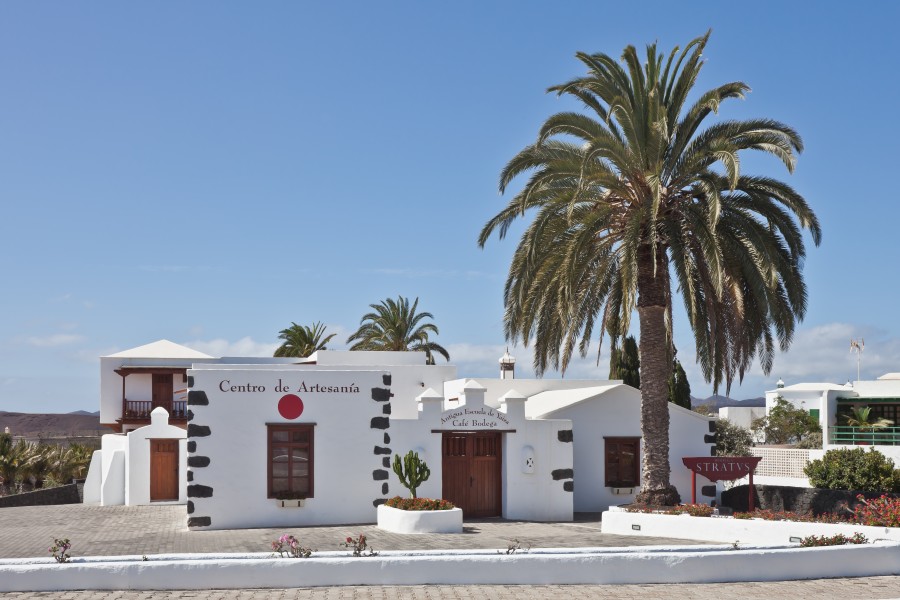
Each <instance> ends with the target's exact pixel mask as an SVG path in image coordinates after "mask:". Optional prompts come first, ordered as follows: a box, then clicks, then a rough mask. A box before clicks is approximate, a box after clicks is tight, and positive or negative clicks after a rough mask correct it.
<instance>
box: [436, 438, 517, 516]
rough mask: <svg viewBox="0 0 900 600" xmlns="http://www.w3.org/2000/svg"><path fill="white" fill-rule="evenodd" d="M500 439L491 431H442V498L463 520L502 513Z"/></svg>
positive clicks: (500, 514)
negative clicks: (456, 507)
mask: <svg viewBox="0 0 900 600" xmlns="http://www.w3.org/2000/svg"><path fill="white" fill-rule="evenodd" d="M501 441H502V438H501V434H500V433H494V432H489V431H486V432H481V431H478V432H472V433H468V432H465V433H464V432H455V431H447V432H444V439H443V464H442V467H443V472H444V477H443V493H442V495H443V497H444V499H446V500H449V501H450V502H452V503H453V504H455V505H456V506H458V507H459V508H461V509H462V511H463V515H464V516H465V517H467V518H468V517H499V516H502V512H503V479H502V470H501V466H502V460H503V457H502V450H501V447H502V444H501Z"/></svg>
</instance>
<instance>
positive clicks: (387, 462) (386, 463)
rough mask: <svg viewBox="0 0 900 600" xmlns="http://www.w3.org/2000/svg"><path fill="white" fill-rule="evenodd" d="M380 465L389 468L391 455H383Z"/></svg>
mask: <svg viewBox="0 0 900 600" xmlns="http://www.w3.org/2000/svg"><path fill="white" fill-rule="evenodd" d="M381 466H382V467H384V468H385V469H390V468H391V457H390V456H385V457H384V458H382V459H381Z"/></svg>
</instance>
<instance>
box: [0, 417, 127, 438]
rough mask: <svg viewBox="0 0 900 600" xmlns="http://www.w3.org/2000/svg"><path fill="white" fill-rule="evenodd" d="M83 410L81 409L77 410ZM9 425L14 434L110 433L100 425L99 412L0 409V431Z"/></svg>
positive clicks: (57, 435)
mask: <svg viewBox="0 0 900 600" xmlns="http://www.w3.org/2000/svg"><path fill="white" fill-rule="evenodd" d="M80 412H83V411H79V413H80ZM6 427H9V432H10V433H11V434H12V435H14V436H25V437H68V436H73V437H74V436H97V435H102V434H104V433H110V430H109V429H107V428H106V427H102V426H101V425H100V415H99V414H96V413H95V414H90V413H86V414H78V413H69V414H53V413H14V412H2V411H0V432H2V431H5V428H6Z"/></svg>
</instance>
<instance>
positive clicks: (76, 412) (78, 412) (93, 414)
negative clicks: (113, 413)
mask: <svg viewBox="0 0 900 600" xmlns="http://www.w3.org/2000/svg"><path fill="white" fill-rule="evenodd" d="M67 414H70V415H87V416H89V417H99V416H100V411H99V410H95V411H94V412H88V411H86V410H73V411H72V412H70V413H67Z"/></svg>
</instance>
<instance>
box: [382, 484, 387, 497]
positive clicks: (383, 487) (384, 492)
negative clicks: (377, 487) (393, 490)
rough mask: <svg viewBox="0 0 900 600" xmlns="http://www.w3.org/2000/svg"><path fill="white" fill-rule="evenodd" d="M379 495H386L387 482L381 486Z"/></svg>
mask: <svg viewBox="0 0 900 600" xmlns="http://www.w3.org/2000/svg"><path fill="white" fill-rule="evenodd" d="M381 493H382V494H385V495H387V493H388V484H387V481H385V482H384V483H382V484H381Z"/></svg>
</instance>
